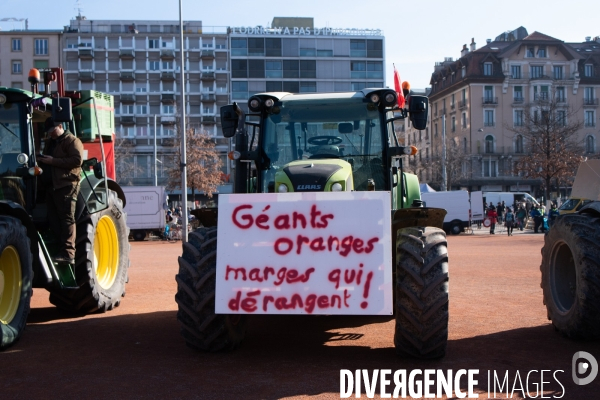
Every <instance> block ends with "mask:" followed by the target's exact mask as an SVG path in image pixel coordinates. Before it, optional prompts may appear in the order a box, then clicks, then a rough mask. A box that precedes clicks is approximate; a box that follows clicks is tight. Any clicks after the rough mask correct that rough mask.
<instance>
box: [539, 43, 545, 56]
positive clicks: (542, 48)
mask: <svg viewBox="0 0 600 400" xmlns="http://www.w3.org/2000/svg"><path fill="white" fill-rule="evenodd" d="M538 57H539V58H546V46H540V47H538Z"/></svg>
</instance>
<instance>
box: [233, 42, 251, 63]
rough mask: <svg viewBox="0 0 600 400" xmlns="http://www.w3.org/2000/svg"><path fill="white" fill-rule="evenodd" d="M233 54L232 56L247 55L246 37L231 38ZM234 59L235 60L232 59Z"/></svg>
mask: <svg viewBox="0 0 600 400" xmlns="http://www.w3.org/2000/svg"><path fill="white" fill-rule="evenodd" d="M231 55H232V56H247V55H248V46H247V42H246V39H244V38H232V39H231ZM232 61H233V60H232Z"/></svg>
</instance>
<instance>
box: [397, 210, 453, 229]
mask: <svg viewBox="0 0 600 400" xmlns="http://www.w3.org/2000/svg"><path fill="white" fill-rule="evenodd" d="M445 216H446V210H444V209H443V208H431V207H411V208H402V209H399V210H396V211H394V212H393V214H392V228H393V231H394V232H396V231H397V230H398V229H402V228H410V227H415V226H432V227H435V228H440V229H443V226H444V217H445Z"/></svg>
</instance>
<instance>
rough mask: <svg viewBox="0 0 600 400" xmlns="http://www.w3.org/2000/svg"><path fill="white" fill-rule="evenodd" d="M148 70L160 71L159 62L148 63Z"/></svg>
mask: <svg viewBox="0 0 600 400" xmlns="http://www.w3.org/2000/svg"><path fill="white" fill-rule="evenodd" d="M148 69H149V70H150V71H158V70H160V61H148Z"/></svg>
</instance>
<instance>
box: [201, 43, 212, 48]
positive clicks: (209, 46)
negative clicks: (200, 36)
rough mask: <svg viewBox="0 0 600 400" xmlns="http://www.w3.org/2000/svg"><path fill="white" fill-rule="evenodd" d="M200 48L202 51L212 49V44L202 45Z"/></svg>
mask: <svg viewBox="0 0 600 400" xmlns="http://www.w3.org/2000/svg"><path fill="white" fill-rule="evenodd" d="M202 48H203V49H212V48H213V44H212V43H202Z"/></svg>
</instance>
